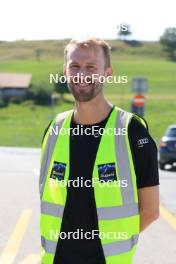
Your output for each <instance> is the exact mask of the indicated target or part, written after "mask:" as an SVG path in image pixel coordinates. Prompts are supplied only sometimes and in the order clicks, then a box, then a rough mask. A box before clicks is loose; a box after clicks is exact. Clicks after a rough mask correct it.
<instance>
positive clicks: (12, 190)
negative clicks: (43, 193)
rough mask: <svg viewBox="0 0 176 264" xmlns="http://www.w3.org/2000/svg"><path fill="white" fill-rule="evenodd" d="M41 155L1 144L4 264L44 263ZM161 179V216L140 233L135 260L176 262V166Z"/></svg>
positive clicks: (0, 223) (1, 250) (0, 224)
mask: <svg viewBox="0 0 176 264" xmlns="http://www.w3.org/2000/svg"><path fill="white" fill-rule="evenodd" d="M39 155H40V151H39V150H38V149H27V148H0V204H1V211H0V254H1V255H0V263H1V264H12V263H15V264H19V263H20V264H35V263H36V264H37V263H40V255H39V254H40V236H39V188H38V177H39ZM160 183H161V184H160V190H161V216H160V218H159V220H157V221H156V222H155V223H154V224H152V225H151V226H150V227H149V228H148V229H147V230H146V231H144V232H143V233H142V234H141V235H140V239H139V244H138V249H137V253H136V256H135V259H134V263H135V264H155V263H156V264H158V263H159V264H175V263H176V170H175V171H164V172H163V171H162V172H160ZM121 264H122V263H121Z"/></svg>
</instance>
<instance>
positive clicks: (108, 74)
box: [105, 67, 113, 77]
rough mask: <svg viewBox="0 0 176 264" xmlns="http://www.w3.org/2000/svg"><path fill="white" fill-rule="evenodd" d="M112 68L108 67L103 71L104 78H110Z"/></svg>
mask: <svg viewBox="0 0 176 264" xmlns="http://www.w3.org/2000/svg"><path fill="white" fill-rule="evenodd" d="M112 73H113V71H112V68H111V67H108V68H107V69H106V71H105V76H106V77H108V76H112Z"/></svg>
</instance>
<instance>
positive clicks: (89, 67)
mask: <svg viewBox="0 0 176 264" xmlns="http://www.w3.org/2000/svg"><path fill="white" fill-rule="evenodd" d="M87 68H88V69H90V70H93V69H94V68H95V67H94V66H92V65H90V66H87Z"/></svg>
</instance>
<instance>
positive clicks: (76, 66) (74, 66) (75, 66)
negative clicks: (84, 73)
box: [70, 65, 79, 69]
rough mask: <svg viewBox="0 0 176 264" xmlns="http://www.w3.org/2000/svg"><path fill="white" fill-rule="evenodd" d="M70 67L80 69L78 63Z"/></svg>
mask: <svg viewBox="0 0 176 264" xmlns="http://www.w3.org/2000/svg"><path fill="white" fill-rule="evenodd" d="M70 68H72V69H78V68H79V66H78V65H71V66H70Z"/></svg>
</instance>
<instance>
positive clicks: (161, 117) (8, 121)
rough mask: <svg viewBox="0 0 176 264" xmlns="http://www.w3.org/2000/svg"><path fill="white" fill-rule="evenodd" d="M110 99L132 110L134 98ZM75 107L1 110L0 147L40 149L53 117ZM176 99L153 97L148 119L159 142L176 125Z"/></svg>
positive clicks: (19, 107) (32, 107)
mask: <svg viewBox="0 0 176 264" xmlns="http://www.w3.org/2000/svg"><path fill="white" fill-rule="evenodd" d="M69 97H70V96H69ZM107 97H108V99H109V100H110V101H111V102H113V103H114V104H116V105H118V106H119V107H121V108H124V109H126V110H130V95H129V96H125V97H124V98H123V97H121V96H120V95H108V96H107ZM72 107H73V104H65V103H62V104H60V105H59V106H57V107H56V109H55V110H54V112H53V109H51V108H50V107H44V106H34V105H33V104H30V102H29V103H28V104H27V103H23V104H21V105H15V104H10V105H9V107H7V108H3V109H1V110H0V131H1V137H0V145H1V146H28V147H40V143H41V139H42V134H43V131H44V129H45V128H46V126H47V125H48V123H49V121H50V120H51V119H52V117H53V115H54V114H55V113H58V112H62V111H65V110H68V109H71V108H72ZM175 109H176V96H175V97H174V96H173V98H172V99H167V100H165V99H164V97H163V98H162V97H161V98H160V99H158V100H157V96H156V95H155V98H152V97H151V98H149V99H148V101H147V106H146V115H145V118H146V120H147V122H148V124H149V128H150V133H151V135H152V136H153V137H154V139H155V140H156V142H157V143H159V140H160V138H161V136H162V135H163V133H164V131H165V130H166V127H167V126H168V125H170V124H172V123H176V111H175Z"/></svg>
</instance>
